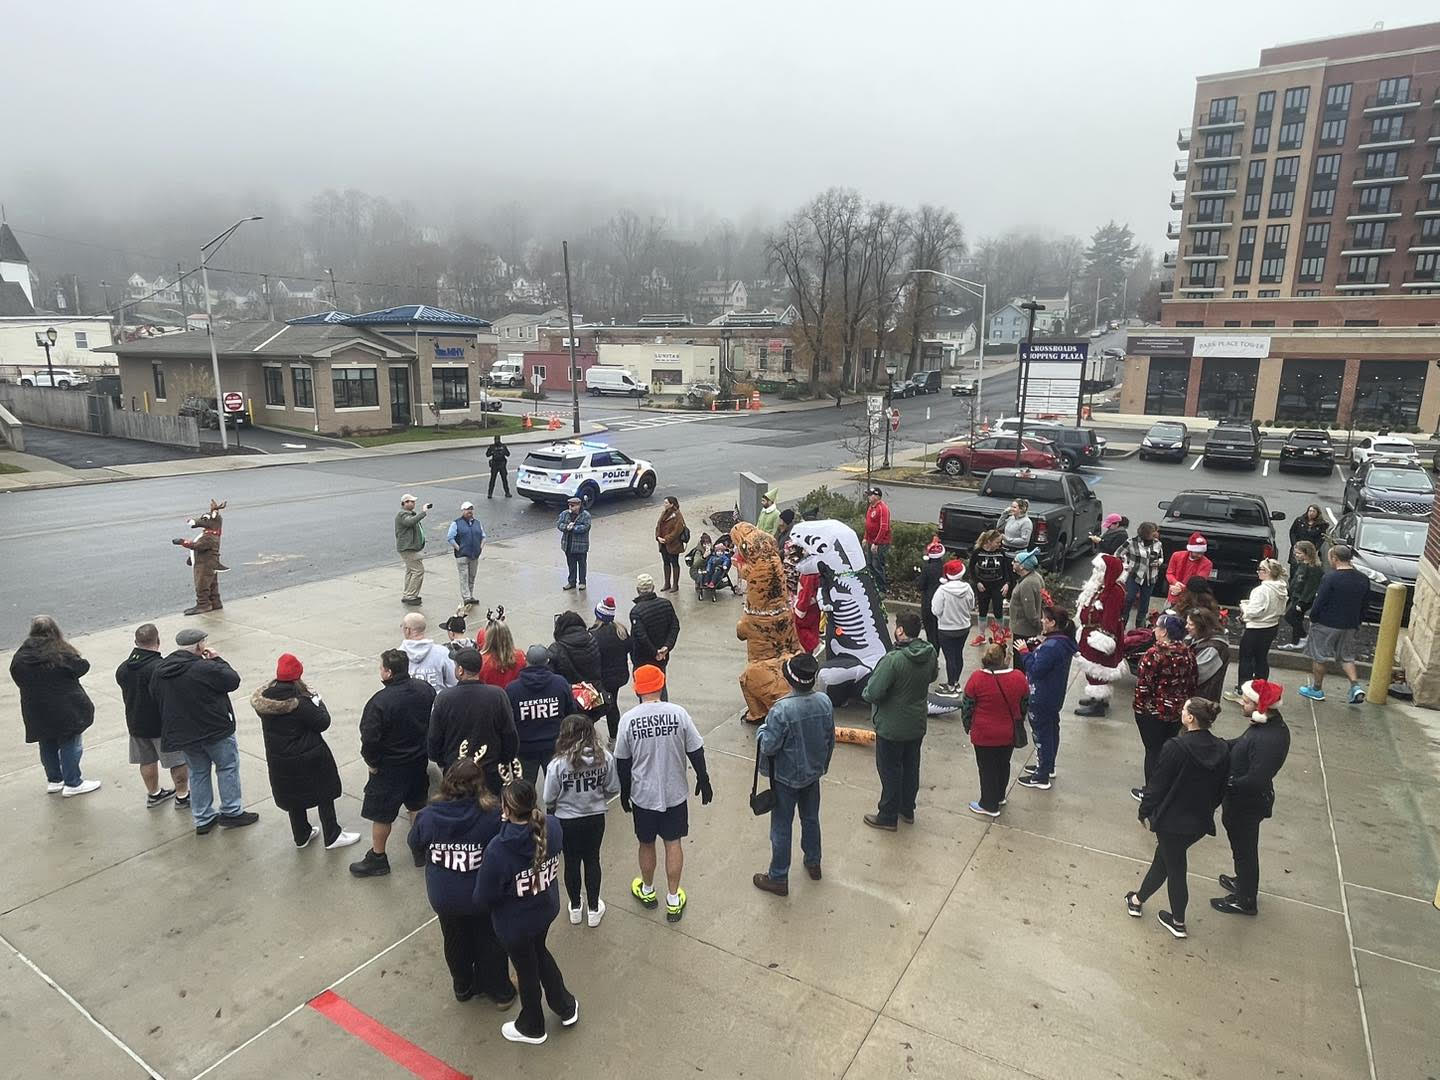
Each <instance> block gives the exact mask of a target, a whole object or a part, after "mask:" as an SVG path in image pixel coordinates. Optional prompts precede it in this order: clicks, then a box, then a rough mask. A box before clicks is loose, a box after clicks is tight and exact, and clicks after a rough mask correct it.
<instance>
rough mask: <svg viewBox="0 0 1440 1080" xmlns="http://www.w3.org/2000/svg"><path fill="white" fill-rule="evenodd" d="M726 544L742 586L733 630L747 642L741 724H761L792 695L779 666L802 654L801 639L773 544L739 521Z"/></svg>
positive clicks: (770, 538)
mask: <svg viewBox="0 0 1440 1080" xmlns="http://www.w3.org/2000/svg"><path fill="white" fill-rule="evenodd" d="M730 539H731V540H732V541H733V542H734V545H735V567H736V569H737V570H738V571H739V574H740V577H741V579H742V580H743V581H744V582H745V614H744V615H743V616H741V618H740V621H739V622H737V623H736V624H735V636H736V637H737V638H739V639H740V640H741V641H743V642H745V658H746V660H747V661H748V662H747V663H746V665H745V670H744V671H742V672H741V673H740V693H741V694H743V695H744V697H745V712H744V715H743V717H742V719H744V721H745V722H746V723H747V724H759V723H763V722H764V720H765V714H766V713H768V712H769V711H770V706H771V705H773V704H775V702H777V701H779V700H780V699H781V698H782V697H784V696H785V695H786V694H788V693H789V692H790V684H789V683H787V682H786V681H785V675H784V673H783V672H782V671H781V670H780V666H781V665H782V664H783V663H784V662H785V660H786V659H787V658H789V657H791V656H794V655H795V654H796V653H798V652H799V651H800V639H799V638H798V637H796V636H795V617H794V615H793V614H792V613H791V610H790V595H789V593H787V592H786V591H785V571H784V567H783V566H782V565H781V561H780V549H779V548H778V547H776V545H775V538H774V537H773V536H771V535H770V534H769V533H767V532H763V531H761V530H760V529H759V528H757V527H756V526H754V525H751V524H750V523H749V522H748V521H742V522H740V523H739V524H737V525H736V526H735V527H734V528H733V529H731V530H730Z"/></svg>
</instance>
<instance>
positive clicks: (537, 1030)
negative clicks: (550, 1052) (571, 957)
mask: <svg viewBox="0 0 1440 1080" xmlns="http://www.w3.org/2000/svg"><path fill="white" fill-rule="evenodd" d="M549 930H550V928H549V927H548V926H547V927H546V928H545V929H544V930H541V931H540V933H538V934H536V935H535V936H534V937H528V938H521V939H520V940H518V941H507V942H505V951H506V952H507V953H508V954H509V955H510V962H511V963H512V964H514V965H515V978H516V980H517V981H518V982H519V983H520V1015H519V1016H517V1017H516V1018H515V1027H516V1028H517V1029H518V1030H519V1032H520V1034H522V1035H528V1036H530V1037H531V1038H532V1039H535V1038H539V1037H540V1036H541V1035H544V1034H545V1013H544V1010H542V1009H541V1008H540V991H541V989H544V991H545V1003H546V1004H547V1005H549V1006H550V1011H551V1012H553V1013H554V1014H555V1015H556V1016H558V1017H560V1018H561V1019H567V1018H569V1017H571V1016H574V1015H575V1005H576V1002H575V995H574V994H572V993H570V991H569V990H567V989H565V976H564V975H562V974H561V973H560V965H559V964H557V963H555V957H553V956H551V955H550V950H549V949H548V948H546V947H545V935H546V933H548V932H549Z"/></svg>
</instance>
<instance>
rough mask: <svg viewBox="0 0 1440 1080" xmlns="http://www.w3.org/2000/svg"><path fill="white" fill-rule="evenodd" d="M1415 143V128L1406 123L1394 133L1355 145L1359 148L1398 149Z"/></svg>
mask: <svg viewBox="0 0 1440 1080" xmlns="http://www.w3.org/2000/svg"><path fill="white" fill-rule="evenodd" d="M1414 145H1415V129H1414V128H1413V127H1410V126H1409V125H1406V126H1404V127H1402V128H1401V129H1400V130H1399V132H1397V133H1396V134H1394V135H1388V136H1386V137H1384V138H1381V139H1374V140H1367V141H1365V142H1362V143H1360V144H1359V145H1357V146H1356V147H1355V149H1357V150H1398V149H1400V148H1401V147H1404V146H1414Z"/></svg>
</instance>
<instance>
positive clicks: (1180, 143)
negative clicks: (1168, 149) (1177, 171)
mask: <svg viewBox="0 0 1440 1080" xmlns="http://www.w3.org/2000/svg"><path fill="white" fill-rule="evenodd" d="M1175 149H1176V150H1189V149H1190V129H1189V128H1181V129H1180V130H1179V131H1177V132H1176V133H1175Z"/></svg>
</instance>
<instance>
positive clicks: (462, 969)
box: [409, 742, 515, 1009]
mask: <svg viewBox="0 0 1440 1080" xmlns="http://www.w3.org/2000/svg"><path fill="white" fill-rule="evenodd" d="M486 749H487V748H486V747H483V746H471V745H470V744H469V743H468V742H465V743H461V744H460V757H459V759H458V760H457V761H456V762H455V764H453V765H451V766H450V768H448V769H446V770H445V776H444V778H443V779H442V780H441V781H440V790H439V791H438V792H436V793H435V797H434V798H433V799H431V800H430V805H429V806H427V807H425V808H424V809H423V810H421V811H420V812H419V813H418V814H416V815H415V824H414V825H412V826H411V828H410V836H409V844H410V850H411V851H412V852H414V853H415V856H416V858H417V859H419V860H421V861H422V863H423V865H424V867H425V893H426V895H427V896H428V897H429V900H430V906H431V907H432V908H434V909H435V914H436V915H437V916H438V917H439V921H440V933H441V935H442V937H443V938H444V939H445V964H446V966H447V967H448V968H449V969H450V979H451V983H452V985H453V987H454V990H455V1000H456V1001H469V1000H470V999H471V998H472V997H474V996H475V995H476V994H484V995H485V996H486V997H488V998H489V999H490V1000H491V1001H493V1002H494V1003H495V1004H496V1006H498V1007H499V1008H501V1009H508V1008H509V1007H510V1006H511V1005H512V1004H514V1002H515V986H514V984H513V983H511V982H510V968H509V966H508V965H507V963H506V960H505V950H504V949H502V948H501V947H500V942H499V941H498V940H496V937H495V928H494V926H493V925H492V924H491V921H490V913H489V911H487V910H486V906H485V904H483V903H481V902H480V901H479V899H478V898H477V896H476V894H475V889H476V885H477V884H478V882H479V878H480V867H481V864H482V861H483V859H484V855H485V848H486V845H488V844H489V843H490V841H491V840H493V839H494V838H495V836H496V834H498V833H499V832H500V801H499V800H498V799H497V798H496V797H495V795H494V793H493V792H492V791H491V790H490V787H489V785H488V784H487V783H486V781H485V770H484V769H483V768H482V767H481V765H480V759H481V758H483V757H484V755H485V751H486Z"/></svg>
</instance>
